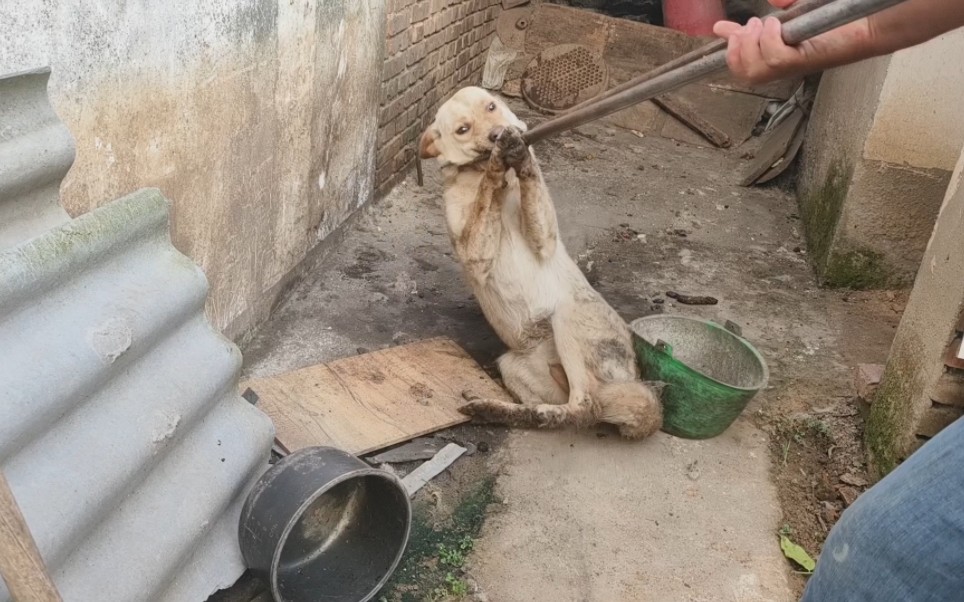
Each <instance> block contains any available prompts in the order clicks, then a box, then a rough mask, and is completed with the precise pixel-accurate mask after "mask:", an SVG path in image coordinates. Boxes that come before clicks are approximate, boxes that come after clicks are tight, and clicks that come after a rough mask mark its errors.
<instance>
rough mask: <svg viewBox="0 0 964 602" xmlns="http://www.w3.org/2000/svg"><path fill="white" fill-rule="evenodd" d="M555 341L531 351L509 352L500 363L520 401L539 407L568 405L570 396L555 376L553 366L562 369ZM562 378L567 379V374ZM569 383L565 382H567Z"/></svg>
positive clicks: (505, 376)
mask: <svg viewBox="0 0 964 602" xmlns="http://www.w3.org/2000/svg"><path fill="white" fill-rule="evenodd" d="M553 347H554V346H553V343H552V341H551V340H547V341H544V342H542V343H540V344H539V345H538V346H537V347H535V348H534V349H530V350H527V351H509V352H508V353H506V354H504V355H503V356H502V357H500V358H499V360H498V365H499V373H500V374H501V375H502V382H503V383H505V387H506V388H507V389H508V390H509V392H510V393H512V395H513V396H514V397H515V398H516V399H518V400H519V401H520V402H522V403H524V404H526V405H530V406H535V405H539V404H543V403H546V404H554V405H559V404H564V403H566V402H567V401H568V395H567V392H566V390H565V389H564V388H563V386H562V384H561V383H560V382H559V381H558V380H556V378H557V377H554V376H553V373H552V368H553V366H556V367H558V370H561V366H559V358H558V357H557V356H556V353H555V349H554V348H553ZM561 378H563V379H564V378H565V376H564V374H563V375H562V376H561ZM563 382H565V381H563Z"/></svg>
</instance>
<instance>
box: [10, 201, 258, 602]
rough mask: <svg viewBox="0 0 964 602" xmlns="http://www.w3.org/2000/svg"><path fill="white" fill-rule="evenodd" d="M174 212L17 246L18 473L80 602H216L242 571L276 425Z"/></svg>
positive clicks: (138, 207)
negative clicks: (175, 243) (248, 380)
mask: <svg viewBox="0 0 964 602" xmlns="http://www.w3.org/2000/svg"><path fill="white" fill-rule="evenodd" d="M168 212H169V205H168V202H167V201H166V200H165V199H164V198H163V196H161V194H160V193H159V192H158V191H156V190H142V191H140V192H137V193H135V194H133V195H131V196H129V197H126V198H124V199H121V200H118V201H115V202H114V203H111V204H109V205H106V206H104V207H101V208H99V209H97V210H95V211H93V212H91V213H89V214H87V215H84V216H81V217H79V218H77V219H76V220H73V221H71V222H69V223H67V224H65V225H63V226H60V227H58V228H56V229H54V230H51V231H49V232H47V233H45V234H43V235H41V236H39V237H37V238H34V239H33V240H31V241H28V242H26V243H24V244H22V245H21V246H19V247H17V248H14V249H9V250H6V251H0V465H2V467H3V470H4V471H5V473H6V475H7V477H8V479H9V481H10V484H11V488H12V489H13V493H14V495H15V496H16V497H17V500H18V501H19V503H20V505H21V507H22V509H23V513H24V515H25V517H26V519H27V522H28V524H29V525H30V528H31V530H32V531H33V534H34V536H35V538H36V540H37V544H38V546H39V548H40V550H41V553H42V554H43V556H44V558H45V560H46V561H47V563H48V565H49V568H50V570H51V574H52V576H53V578H54V581H55V582H56V583H57V585H58V587H59V588H60V589H61V592H62V595H63V596H64V599H65V600H66V601H67V602H74V601H78V602H80V601H97V602H114V601H116V602H131V601H136V600H170V601H177V602H185V601H193V600H204V599H205V598H206V597H207V595H208V594H210V593H211V592H213V591H214V590H216V589H218V588H220V587H223V586H226V585H229V584H231V583H232V582H233V581H234V580H235V579H236V578H237V577H238V576H239V575H240V574H241V572H242V560H241V556H240V552H239V551H238V543H237V521H238V516H239V513H240V505H241V503H242V500H243V497H244V495H245V494H246V492H247V490H248V488H249V486H250V485H251V484H253V482H254V480H255V479H256V478H257V477H258V476H259V475H260V474H261V473H262V472H263V471H264V469H266V468H267V459H268V454H269V449H270V446H271V441H272V439H273V428H272V425H271V423H270V421H269V420H268V419H267V418H266V417H265V416H264V415H263V414H262V413H261V412H260V411H259V410H257V409H256V408H255V407H254V406H252V405H250V404H248V403H247V402H246V401H244V400H243V399H242V398H241V397H240V396H239V395H238V392H237V378H238V373H239V370H240V366H241V355H240V353H239V351H238V349H237V347H235V346H234V345H233V344H232V343H231V342H230V341H228V340H227V339H225V338H223V337H222V336H220V335H219V334H218V333H217V332H215V331H214V330H213V329H212V328H211V326H210V324H209V323H208V322H207V320H206V319H205V317H204V314H203V307H204V301H205V297H206V294H207V282H206V280H205V278H204V275H203V274H202V273H201V271H200V270H199V269H198V268H197V267H196V266H195V265H194V264H193V263H192V262H191V260H190V259H188V258H187V257H185V256H184V255H182V254H181V253H179V252H178V251H177V250H175V249H174V247H172V246H171V243H170V238H169V234H168V228H169V215H168ZM7 599H8V594H7V592H6V590H5V589H4V588H3V587H2V586H0V600H7Z"/></svg>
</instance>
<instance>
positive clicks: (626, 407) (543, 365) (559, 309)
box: [419, 88, 662, 439]
mask: <svg viewBox="0 0 964 602" xmlns="http://www.w3.org/2000/svg"><path fill="white" fill-rule="evenodd" d="M525 129H526V126H525V124H524V123H523V122H522V121H520V120H519V118H518V117H516V116H515V115H514V114H513V113H512V111H510V110H509V108H508V107H507V106H506V105H505V104H504V103H503V102H502V101H501V100H499V99H498V98H496V97H494V96H492V95H491V94H489V93H488V92H487V91H485V90H483V89H481V88H464V89H462V90H460V91H459V92H457V93H456V94H455V95H454V96H453V97H452V98H451V99H450V100H448V101H447V102H446V103H445V104H443V105H442V106H441V108H439V110H438V113H437V115H436V117H435V122H434V123H432V125H431V126H429V128H428V129H427V130H426V131H425V133H424V134H423V135H422V139H421V144H420V150H419V155H420V156H421V157H422V158H433V157H434V158H437V159H438V161H439V162H440V164H441V169H442V174H443V176H444V181H445V184H444V187H445V194H444V201H445V217H446V221H447V222H448V230H449V235H450V237H451V239H452V244H453V245H454V247H455V253H456V256H457V258H458V261H459V262H460V263H461V264H462V267H463V270H464V272H465V275H466V277H467V279H468V282H469V284H470V286H471V287H472V290H473V292H474V293H475V296H476V298H477V299H478V300H479V304H480V305H481V306H482V311H483V312H484V314H485V317H486V318H487V319H488V321H489V323H490V324H491V325H492V327H493V328H494V329H495V331H496V333H498V335H499V337H500V338H501V339H502V341H503V342H504V343H505V344H506V345H507V346H508V347H509V351H508V352H507V353H506V354H504V355H503V356H501V357H500V358H499V360H498V366H499V371H500V372H501V374H502V380H503V382H504V383H505V386H506V388H508V389H509V391H510V392H511V393H512V394H513V396H515V398H516V399H517V400H518V401H519V402H521V403H520V404H512V403H506V402H502V401H495V400H485V399H475V400H472V401H470V403H468V404H467V405H464V406H463V407H462V408H461V411H462V412H463V413H465V414H468V415H470V416H472V417H474V418H475V420H476V421H479V422H492V423H500V424H508V425H511V426H521V427H562V426H575V427H586V426H590V425H593V424H596V423H598V422H608V423H611V424H614V425H616V426H617V427H618V429H619V432H620V433H621V434H622V435H623V436H625V437H629V438H634V439H635V438H641V437H646V436H648V435H650V434H652V433H653V432H655V431H656V430H657V429H659V427H660V425H661V422H662V413H661V407H660V404H659V400H658V397H657V393H656V392H655V391H654V389H653V388H651V387H650V386H647V385H646V384H644V383H642V382H640V380H639V372H638V369H637V366H636V362H635V355H634V353H633V348H632V339H631V336H630V331H629V327H628V326H627V325H626V323H625V322H624V321H623V320H622V319H621V318H620V317H619V316H618V315H617V314H616V312H615V310H613V309H612V308H611V307H610V306H609V305H608V304H607V303H606V301H605V300H603V298H602V297H601V296H600V295H599V293H597V292H596V291H595V290H594V289H593V288H592V287H591V286H590V285H589V283H588V282H587V281H586V278H585V277H584V276H583V274H582V272H581V271H580V270H579V268H578V267H577V266H576V264H575V262H573V260H572V259H571V258H570V257H569V255H568V254H567V253H566V249H565V248H564V247H563V244H562V241H561V240H560V238H559V226H558V223H557V220H556V212H555V208H554V207H553V204H552V200H551V199H550V197H549V191H548V189H547V188H546V185H545V182H544V181H543V178H542V172H541V171H540V169H539V164H538V162H537V161H536V158H535V155H534V154H533V153H532V151H531V149H529V148H528V147H527V146H526V144H525V142H524V141H523V139H522V132H523V131H524V130H525Z"/></svg>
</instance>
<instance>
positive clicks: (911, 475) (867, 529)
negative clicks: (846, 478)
mask: <svg viewBox="0 0 964 602" xmlns="http://www.w3.org/2000/svg"><path fill="white" fill-rule="evenodd" d="M891 600H892V601H894V602H897V601H900V602H925V601H927V602H930V601H933V602H938V601H940V602H946V601H950V600H964V419H961V420H958V421H957V422H955V423H954V424H952V425H950V426H948V427H947V428H945V429H944V430H943V431H942V432H941V433H939V434H938V435H937V436H936V437H934V438H933V439H932V440H931V441H929V442H927V443H926V444H925V445H924V446H923V447H921V448H920V449H919V450H917V452H916V453H914V454H912V455H911V457H910V458H908V459H907V460H906V461H905V462H904V463H903V464H901V465H900V466H899V467H897V469H896V470H894V471H893V472H892V473H890V474H889V475H887V476H886V477H885V478H884V479H882V480H881V481H880V482H879V483H877V484H876V485H874V486H873V487H871V488H870V489H869V490H868V491H867V492H866V493H864V494H863V495H862V496H860V497H859V498H858V499H857V501H856V502H855V503H854V505H853V506H851V507H850V508H848V509H847V510H846V511H845V512H844V513H843V515H842V516H841V517H840V520H839V521H838V522H837V524H836V525H835V526H834V528H833V529H832V530H831V531H830V536H829V537H828V538H827V541H826V543H825V544H824V546H823V552H822V553H821V554H820V559H819V561H818V562H817V570H816V572H815V573H814V574H813V576H812V577H811V578H810V582H809V583H808V584H807V589H806V591H805V592H804V594H803V601H802V602H865V601H866V602H887V601H891Z"/></svg>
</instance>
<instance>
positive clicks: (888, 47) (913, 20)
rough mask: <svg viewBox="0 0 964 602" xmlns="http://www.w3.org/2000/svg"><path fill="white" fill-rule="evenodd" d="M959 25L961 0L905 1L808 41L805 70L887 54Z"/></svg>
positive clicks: (963, 17)
mask: <svg viewBox="0 0 964 602" xmlns="http://www.w3.org/2000/svg"><path fill="white" fill-rule="evenodd" d="M962 25H964V3H962V2H960V1H958V0H905V1H904V2H903V3H901V4H898V5H897V6H894V7H891V8H889V9H887V10H884V11H881V12H879V13H876V14H873V15H871V16H869V17H866V18H864V19H860V20H858V21H855V22H854V23H851V24H849V25H845V26H843V27H839V28H837V29H835V30H833V31H829V32H827V33H825V34H823V35H820V36H817V37H816V38H813V39H812V40H810V41H809V42H807V43H806V47H805V48H804V50H805V53H806V54H807V55H808V59H809V60H808V67H809V69H808V70H810V71H821V70H824V69H830V68H832V67H839V66H841V65H846V64H849V63H854V62H857V61H860V60H863V59H868V58H872V57H876V56H882V55H885V54H890V53H892V52H896V51H897V50H901V49H904V48H908V47H910V46H916V45H917V44H921V43H923V42H926V41H928V40H930V39H932V38H935V37H937V36H939V35H941V34H943V33H946V32H948V31H951V30H953V29H956V28H958V27H961V26H962Z"/></svg>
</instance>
